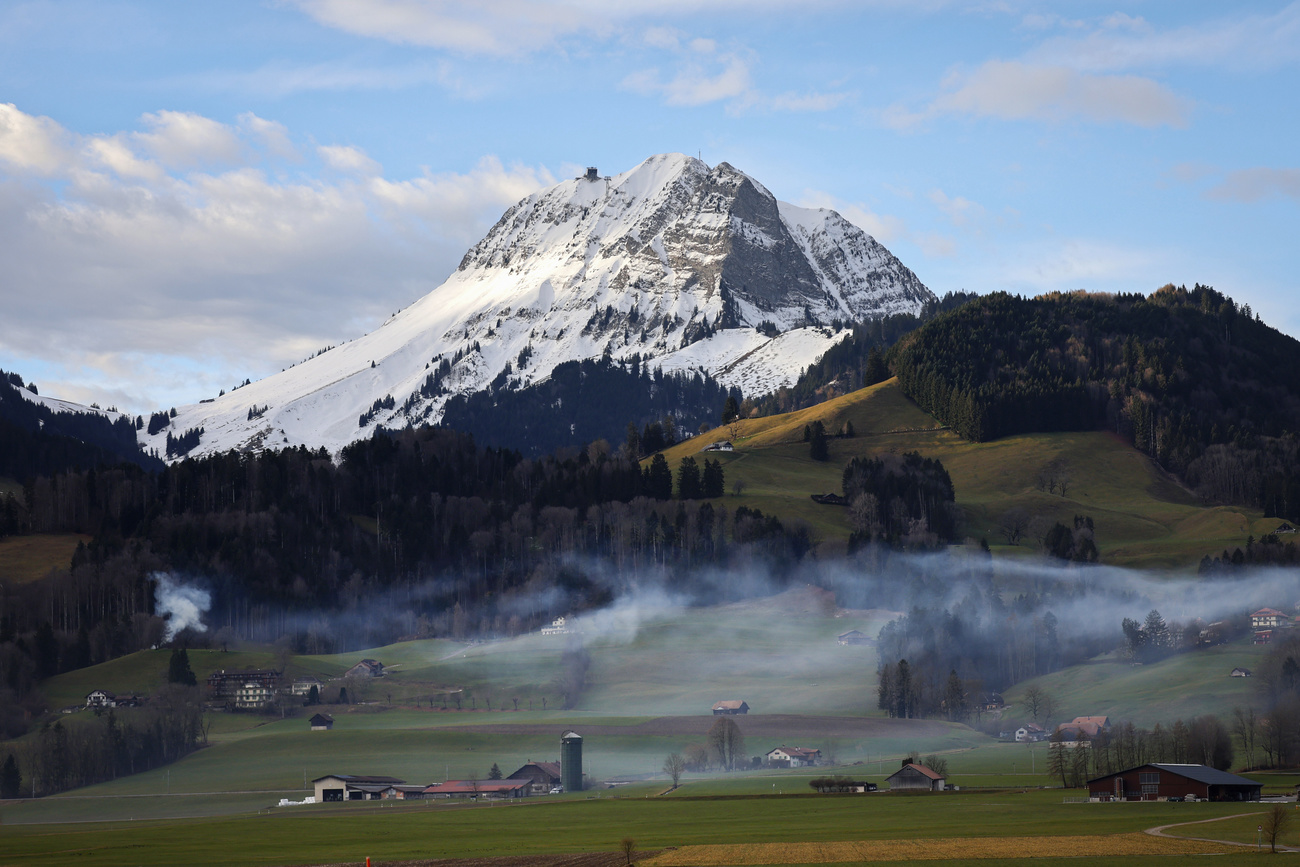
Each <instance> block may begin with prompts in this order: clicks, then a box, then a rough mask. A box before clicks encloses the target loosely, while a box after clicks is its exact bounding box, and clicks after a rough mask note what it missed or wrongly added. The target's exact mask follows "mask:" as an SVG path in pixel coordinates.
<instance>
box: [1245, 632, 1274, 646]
mask: <svg viewBox="0 0 1300 867" xmlns="http://www.w3.org/2000/svg"><path fill="white" fill-rule="evenodd" d="M1250 643H1251V644H1272V643H1273V630H1271V629H1261V630H1259V631H1258V632H1256V633H1255V637H1254V638H1252V639H1251V640H1250Z"/></svg>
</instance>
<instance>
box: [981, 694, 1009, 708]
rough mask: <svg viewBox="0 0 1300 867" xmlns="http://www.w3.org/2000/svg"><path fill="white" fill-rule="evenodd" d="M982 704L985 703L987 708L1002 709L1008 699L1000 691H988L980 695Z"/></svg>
mask: <svg viewBox="0 0 1300 867" xmlns="http://www.w3.org/2000/svg"><path fill="white" fill-rule="evenodd" d="M980 704H982V705H984V709H985V710H1002V708H1004V707H1006V706H1007V703H1006V701H1005V700H1004V699H1003V698H1002V693H1000V692H986V693H984V694H982V695H981V696H980Z"/></svg>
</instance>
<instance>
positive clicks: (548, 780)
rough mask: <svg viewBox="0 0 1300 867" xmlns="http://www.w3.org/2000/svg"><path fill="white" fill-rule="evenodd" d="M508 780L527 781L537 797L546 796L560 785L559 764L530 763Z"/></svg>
mask: <svg viewBox="0 0 1300 867" xmlns="http://www.w3.org/2000/svg"><path fill="white" fill-rule="evenodd" d="M506 779H507V780H526V781H528V783H529V786H530V787H531V788H532V790H533V794H535V795H545V794H546V793H547V792H549V791H550V790H551V789H553V788H555V787H556V786H558V785H559V784H560V763H559V762H529V763H528V764H526V765H524V766H523V767H522V768H520V769H519V770H517V771H515V772H514V773H513V774H511V775H510V776H508V777H506Z"/></svg>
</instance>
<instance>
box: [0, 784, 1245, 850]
mask: <svg viewBox="0 0 1300 867" xmlns="http://www.w3.org/2000/svg"><path fill="white" fill-rule="evenodd" d="M600 794H601V795H602V797H599V798H596V797H589V798H581V799H570V800H567V801H564V800H558V799H557V800H547V801H545V802H537V803H528V802H520V803H518V804H514V805H497V806H441V805H433V806H431V805H429V804H428V803H427V802H425V803H412V804H410V805H405V804H400V803H382V802H381V803H366V804H342V805H317V806H314V807H294V808H284V809H276V810H271V811H269V812H266V813H260V814H253V815H245V816H238V817H230V818H219V819H199V820H181V821H174V820H169V821H153V822H133V823H100V824H91V825H77V826H63V827H59V828H57V829H54V828H50V827H48V826H46V827H42V826H13V825H7V826H5V827H3V828H0V848H2V849H3V851H4V852H5V860H6V862H8V863H23V864H31V865H42V864H50V865H52V864H67V863H78V864H84V863H95V864H100V865H109V867H111V865H128V864H130V865H150V864H178V863H184V864H192V865H209V864H248V865H264V864H312V863H338V862H340V861H351V862H353V863H355V862H358V861H361V860H364V858H365V857H367V856H369V857H371V858H374V859H375V860H377V861H391V860H405V859H415V858H438V857H460V858H470V857H487V856H494V855H507V854H508V855H529V854H540V853H558V852H574V853H578V852H592V851H612V850H615V849H616V848H617V847H618V842H619V840H621V839H622V838H623V837H625V836H630V837H632V838H633V839H635V840H636V841H637V845H638V846H639V847H640V848H641V849H643V850H651V849H661V848H664V847H668V846H678V847H681V846H692V845H707V844H726V843H739V842H744V843H750V844H753V843H790V842H833V841H850V840H909V839H918V840H943V839H945V838H984V839H994V838H1005V837H1050V836H1059V835H1063V834H1069V835H1099V836H1109V835H1121V834H1129V833H1132V832H1135V831H1140V830H1141V829H1143V828H1147V827H1151V826H1154V825H1161V824H1167V823H1169V822H1176V821H1190V820H1192V819H1199V818H1211V817H1215V816H1226V815H1231V814H1233V813H1235V812H1236V813H1239V812H1243V806H1242V805H1240V804H1237V805H1232V804H1224V805H1218V804H1196V805H1183V804H1163V803H1148V804H1121V805H1095V804H1063V803H1062V798H1061V792H1059V791H1055V792H1053V791H1030V792H1025V793H1020V792H996V793H985V794H962V793H956V794H945V795H922V796H912V797H908V796H891V795H868V796H861V795H859V796H818V795H801V796H785V797H780V796H775V797H774V796H767V797H720V798H706V799H692V798H684V797H681V798H656V797H653V796H650V794H651V793H650V792H648V791H642V790H627V791H624V792H621V793H619V794H622V795H624V796H623V797H610V796H605V795H611V794H613V793H600ZM1060 854H1062V855H1066V854H1077V853H1066V852H1062V853H1060ZM980 863H989V862H987V861H982V862H980ZM1089 863H1102V862H1099V861H1098V862H1094V861H1091V860H1090V861H1089ZM1127 863H1132V858H1130V859H1129V860H1128V861H1127ZM1153 863H1162V862H1153ZM1180 863H1189V862H1180ZM1191 863H1195V862H1191ZM1217 863H1222V862H1221V861H1220V862H1217Z"/></svg>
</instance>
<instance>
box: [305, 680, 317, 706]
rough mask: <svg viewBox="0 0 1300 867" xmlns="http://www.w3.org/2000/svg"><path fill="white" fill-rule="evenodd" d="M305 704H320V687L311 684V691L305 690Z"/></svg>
mask: <svg viewBox="0 0 1300 867" xmlns="http://www.w3.org/2000/svg"><path fill="white" fill-rule="evenodd" d="M307 704H320V687H318V686H316V684H312V687H311V689H309V690H307Z"/></svg>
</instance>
